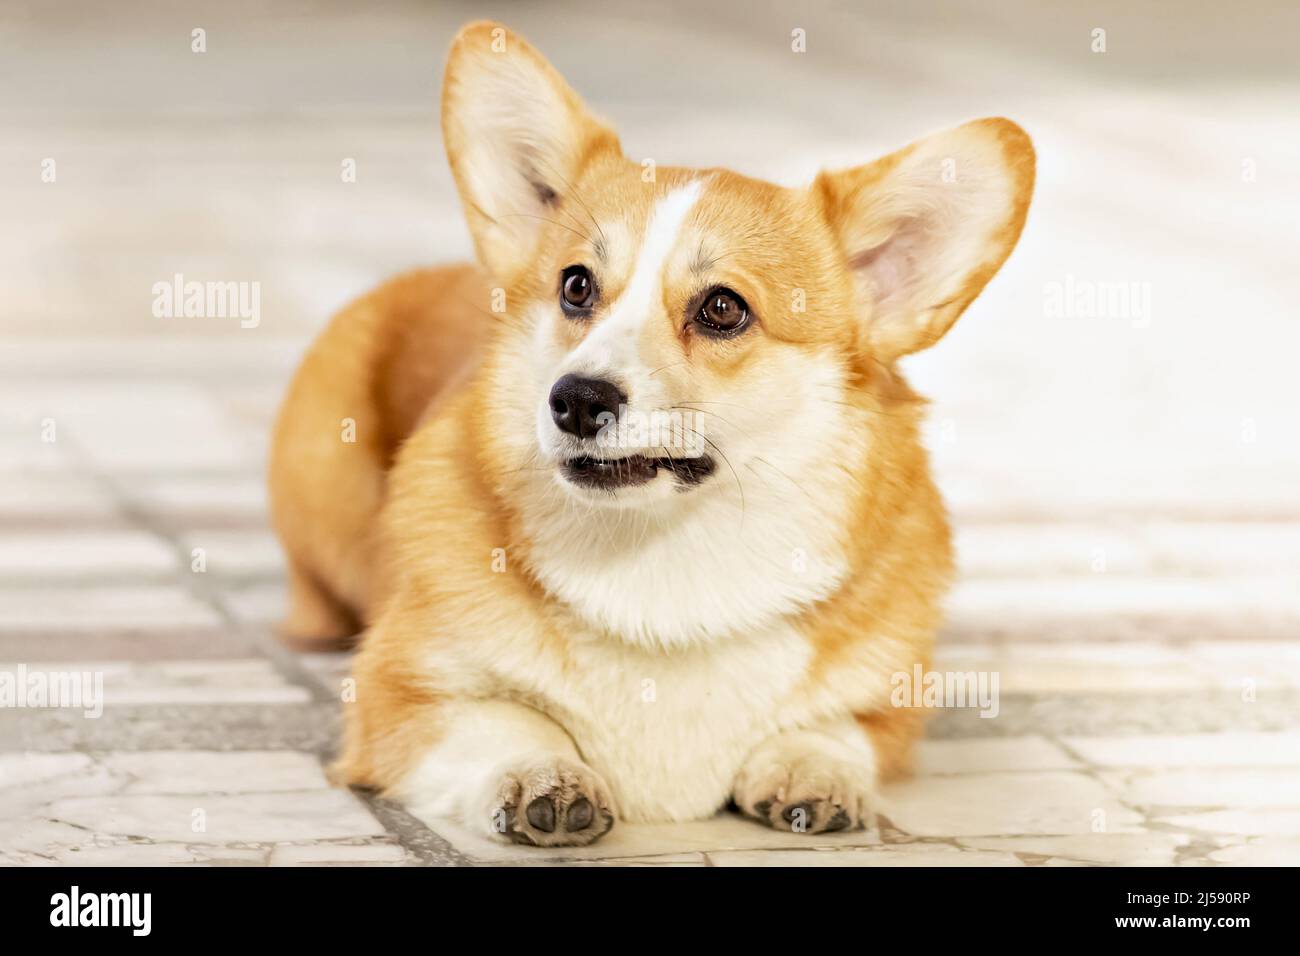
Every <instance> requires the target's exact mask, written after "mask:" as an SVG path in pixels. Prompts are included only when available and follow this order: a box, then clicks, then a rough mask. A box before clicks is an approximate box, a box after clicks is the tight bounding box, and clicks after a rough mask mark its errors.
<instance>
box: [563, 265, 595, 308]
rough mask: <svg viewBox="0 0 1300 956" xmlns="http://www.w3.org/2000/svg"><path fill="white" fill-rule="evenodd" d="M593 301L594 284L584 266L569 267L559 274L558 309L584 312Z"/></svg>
mask: <svg viewBox="0 0 1300 956" xmlns="http://www.w3.org/2000/svg"><path fill="white" fill-rule="evenodd" d="M595 301H596V283H595V282H594V281H592V278H591V273H590V272H588V271H587V269H586V267H585V266H569V268H567V269H565V270H564V272H562V273H561V274H560V307H561V308H562V309H564V311H565V312H568V313H570V314H572V313H580V312H585V311H586V310H588V309H590V308H591V306H592V304H593V303H595Z"/></svg>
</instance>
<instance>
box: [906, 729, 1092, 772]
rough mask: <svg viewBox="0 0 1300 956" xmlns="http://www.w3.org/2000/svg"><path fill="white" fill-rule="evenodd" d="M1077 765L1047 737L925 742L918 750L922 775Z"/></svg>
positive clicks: (917, 764)
mask: <svg viewBox="0 0 1300 956" xmlns="http://www.w3.org/2000/svg"><path fill="white" fill-rule="evenodd" d="M1077 766H1078V761H1076V760H1075V759H1074V758H1072V757H1071V756H1069V754H1067V753H1066V752H1065V751H1064V750H1062V749H1061V748H1060V747H1059V746H1057V745H1056V744H1054V743H1052V742H1051V741H1050V740H1047V739H1046V738H1044V737H998V738H989V739H984V740H982V739H980V738H969V739H962V740H923V741H921V742H920V744H919V745H918V746H917V751H916V766H915V771H916V773H917V774H919V775H923V776H924V775H930V774H954V773H990V772H993V771H997V770H1071V769H1074V768H1076V767H1077Z"/></svg>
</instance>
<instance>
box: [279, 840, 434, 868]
mask: <svg viewBox="0 0 1300 956" xmlns="http://www.w3.org/2000/svg"><path fill="white" fill-rule="evenodd" d="M405 862H408V860H407V854H406V851H405V850H403V849H402V848H401V847H400V846H397V845H396V844H393V843H311V844H304V845H300V846H298V845H292V844H283V845H280V846H277V847H275V848H274V849H273V850H272V851H271V857H270V860H269V863H270V865H271V866H398V865H401V864H402V863H405Z"/></svg>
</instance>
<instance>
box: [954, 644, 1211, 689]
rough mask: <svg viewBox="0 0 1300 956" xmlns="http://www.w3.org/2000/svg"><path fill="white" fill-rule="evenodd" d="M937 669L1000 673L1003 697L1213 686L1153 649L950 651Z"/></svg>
mask: <svg viewBox="0 0 1300 956" xmlns="http://www.w3.org/2000/svg"><path fill="white" fill-rule="evenodd" d="M934 669H935V670H937V671H958V672H964V671H972V670H974V671H988V672H994V673H997V674H998V691H999V693H1001V694H1016V693H1027V694H1054V693H1055V694H1084V693H1094V692H1104V693H1119V692H1129V693H1146V692H1160V691H1174V690H1196V689H1207V688H1209V687H1211V686H1212V685H1213V681H1212V680H1211V678H1210V677H1209V676H1208V675H1207V674H1205V673H1204V672H1203V671H1200V670H1198V669H1197V668H1196V667H1194V666H1193V665H1192V664H1191V663H1189V662H1188V661H1187V660H1186V658H1185V656H1184V655H1182V654H1180V653H1178V652H1177V651H1176V650H1174V649H1171V648H1169V647H1166V646H1163V645H1160V644H1153V643H1147V644H1139V643H1132V642H1126V643H1123V644H1098V643H1093V644H1075V643H1068V644H1067V643H1061V644H1050V643H1049V644H1024V643H1017V644H999V645H997V646H996V647H984V646H980V645H974V644H968V645H960V646H958V645H949V646H947V647H940V648H939V649H938V650H937V651H936V653H935V661H934Z"/></svg>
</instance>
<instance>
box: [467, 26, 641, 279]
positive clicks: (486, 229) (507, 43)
mask: <svg viewBox="0 0 1300 956" xmlns="http://www.w3.org/2000/svg"><path fill="white" fill-rule="evenodd" d="M442 137H443V142H444V143H445V144H446V146H447V158H448V160H449V161H450V163H451V172H452V176H454V177H455V180H456V187H457V189H459V190H460V197H461V201H462V202H463V203H464V205H465V216H466V218H467V219H468V221H469V227H470V232H471V233H472V234H473V236H474V246H475V248H476V249H477V251H478V257H479V261H480V262H482V263H483V265H484V266H486V267H487V268H488V270H489V271H490V272H492V273H493V274H494V275H495V276H497V277H500V278H506V277H508V276H509V275H510V273H511V272H512V270H514V269H517V268H519V267H520V266H521V265H523V264H525V263H526V262H528V261H529V260H530V259H531V258H532V251H533V246H534V244H535V243H536V241H537V237H538V234H539V232H540V228H541V226H542V225H543V224H544V223H545V221H546V220H548V219H561V218H562V217H559V216H557V215H556V212H557V210H558V208H559V207H560V206H561V205H562V204H564V203H566V202H572V201H573V199H572V191H573V188H572V185H571V184H572V183H574V182H576V180H577V178H578V174H579V172H580V171H581V168H582V166H583V164H584V163H586V162H588V161H589V160H590V158H591V157H592V156H594V155H595V154H596V153H597V152H598V151H602V150H606V149H612V150H614V151H615V152H618V150H619V144H618V139H617V138H616V137H615V136H614V134H613V133H612V132H610V131H609V130H608V129H607V128H605V127H604V126H602V125H601V124H600V123H598V122H597V121H596V120H595V119H593V118H592V116H591V114H590V113H589V112H588V111H587V108H586V106H585V105H584V104H583V102H582V100H581V99H579V97H578V94H576V93H575V92H573V90H572V89H570V88H569V85H568V84H567V83H565V82H564V77H562V76H560V74H559V73H558V72H557V71H556V70H555V68H554V67H553V66H551V65H550V64H549V63H547V62H546V59H545V58H544V57H543V56H542V55H541V54H540V53H538V52H537V51H536V50H535V49H533V48H532V47H531V46H530V45H529V44H528V43H527V42H525V41H524V39H523V38H522V37H520V36H518V35H517V34H514V33H511V32H510V31H508V30H507V29H506V28H505V27H503V26H501V25H500V24H496V23H489V22H486V21H483V22H478V23H471V24H469V25H468V26H466V27H464V28H463V29H462V30H461V31H460V33H458V34H457V35H456V39H455V40H454V41H452V45H451V53H450V55H449V56H448V59H447V72H446V77H445V79H444V81H443V90H442Z"/></svg>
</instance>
